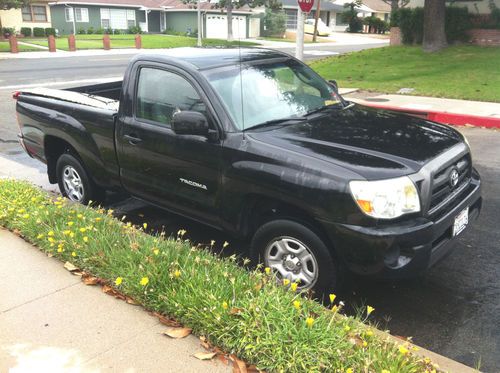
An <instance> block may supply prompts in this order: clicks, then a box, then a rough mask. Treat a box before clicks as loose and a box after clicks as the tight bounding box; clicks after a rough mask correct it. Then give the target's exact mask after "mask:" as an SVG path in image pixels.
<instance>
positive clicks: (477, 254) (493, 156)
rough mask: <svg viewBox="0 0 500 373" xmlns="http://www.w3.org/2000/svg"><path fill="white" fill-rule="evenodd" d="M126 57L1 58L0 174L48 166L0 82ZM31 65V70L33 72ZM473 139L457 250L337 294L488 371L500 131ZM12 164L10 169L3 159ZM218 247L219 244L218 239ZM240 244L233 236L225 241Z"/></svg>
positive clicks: (494, 345)
mask: <svg viewBox="0 0 500 373" xmlns="http://www.w3.org/2000/svg"><path fill="white" fill-rule="evenodd" d="M129 58H130V56H123V55H122V56H109V57H106V58H105V57H85V58H81V59H80V58H78V59H75V58H74V57H73V58H72V59H71V60H68V59H66V58H57V59H50V60H16V61H5V60H4V61H0V113H1V119H0V177H1V176H5V175H7V174H8V175H11V176H17V177H24V178H27V179H29V180H32V181H34V182H36V183H37V184H39V185H43V186H44V187H48V183H47V181H46V178H45V176H44V172H45V166H44V165H42V164H41V163H39V162H36V161H34V160H32V159H30V158H29V157H27V156H26V155H25V154H24V153H23V151H22V149H21V148H20V147H19V146H18V145H17V143H16V133H17V124H16V121H15V106H14V101H13V100H12V99H11V89H2V86H3V87H5V86H11V85H22V84H33V83H42V82H44V83H46V82H54V81H56V80H66V81H67V80H77V79H94V78H105V77H114V76H119V75H120V74H122V72H123V70H124V69H125V66H126V63H127V61H128V60H129ZM33 72H36V76H33ZM460 131H462V132H463V133H465V134H466V136H467V137H468V138H469V141H470V143H471V147H472V151H473V159H474V162H475V166H476V167H477V168H478V170H479V172H480V174H481V176H482V179H483V197H484V203H483V211H482V214H481V216H480V217H479V219H478V220H477V221H476V222H474V223H472V226H471V227H470V229H468V230H466V231H465V232H464V233H463V234H462V235H461V236H460V237H459V239H458V242H457V245H456V249H455V251H454V252H453V253H452V254H451V255H450V256H448V257H447V258H446V259H445V260H443V261H441V262H440V263H438V264H437V265H436V266H435V267H433V268H432V269H430V270H429V271H428V272H427V273H426V275H425V276H422V277H419V278H416V279H413V280H408V281H390V282H382V281H377V282H374V281H366V280H363V279H361V278H351V279H349V282H348V284H347V285H346V288H345V289H344V290H343V292H342V293H341V294H339V298H341V299H343V300H344V301H345V302H346V303H347V304H348V305H349V308H354V307H353V306H356V305H357V306H359V305H361V304H369V305H371V306H373V307H375V309H376V311H375V313H374V316H375V319H376V321H377V322H378V323H379V325H380V327H382V328H387V329H390V330H391V332H392V333H393V334H395V335H399V336H405V337H408V336H412V337H413V340H414V342H415V343H417V344H419V345H421V346H423V347H425V348H428V349H430V350H432V351H435V352H438V353H440V354H443V355H445V356H448V357H450V358H452V359H455V360H458V361H460V362H462V363H464V364H467V365H469V366H473V367H476V366H478V365H479V366H480V369H481V370H482V371H485V372H498V371H499V370H498V368H499V367H500V354H499V352H498V351H500V280H499V279H500V253H499V246H500V245H499V243H500V230H499V228H498V223H497V221H498V211H499V210H500V155H499V153H498V149H500V132H499V131H494V130H487V129H479V128H465V127H463V128H460ZM7 164H8V165H9V169H8V170H7V166H6V165H7ZM108 203H109V206H110V207H111V208H113V209H115V210H116V211H117V213H118V214H126V215H127V218H128V219H131V220H132V221H134V222H137V223H139V222H140V223H142V222H143V221H147V222H148V223H149V226H150V227H152V229H162V228H164V229H165V230H166V231H167V232H176V231H177V230H178V229H180V228H185V229H187V231H188V236H189V238H190V239H192V240H193V241H195V242H200V243H209V242H210V240H212V239H214V240H216V241H217V242H218V243H222V242H224V240H225V239H226V238H227V237H224V235H223V234H221V233H220V232H217V231H214V230H212V229H210V228H206V227H204V226H202V225H200V224H197V223H194V222H191V221H188V220H186V219H183V218H180V217H177V216H174V215H171V214H169V213H167V212H164V211H162V210H159V209H157V208H154V207H150V206H147V205H146V204H144V203H142V202H139V201H136V200H133V199H130V198H128V197H127V196H125V195H112V196H110V199H109V202H108ZM219 247H220V246H219ZM233 247H243V246H242V244H241V243H239V242H231V244H230V248H233Z"/></svg>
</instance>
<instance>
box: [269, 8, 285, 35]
mask: <svg viewBox="0 0 500 373" xmlns="http://www.w3.org/2000/svg"><path fill="white" fill-rule="evenodd" d="M264 29H265V31H264V35H265V36H274V37H283V35H284V34H285V31H286V15H285V12H284V11H283V10H272V9H266V14H265V15H264Z"/></svg>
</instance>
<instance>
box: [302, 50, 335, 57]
mask: <svg viewBox="0 0 500 373" xmlns="http://www.w3.org/2000/svg"><path fill="white" fill-rule="evenodd" d="M304 54H309V55H311V56H333V55H334V54H339V52H330V51H315V50H312V51H309V50H304Z"/></svg>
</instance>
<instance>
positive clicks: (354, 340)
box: [349, 335, 363, 347]
mask: <svg viewBox="0 0 500 373" xmlns="http://www.w3.org/2000/svg"><path fill="white" fill-rule="evenodd" d="M349 342H350V343H352V344H353V345H356V346H358V347H361V346H363V340H362V339H361V338H360V337H359V336H357V335H351V336H350V337H349Z"/></svg>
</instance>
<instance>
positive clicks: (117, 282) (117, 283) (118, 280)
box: [115, 277, 123, 286]
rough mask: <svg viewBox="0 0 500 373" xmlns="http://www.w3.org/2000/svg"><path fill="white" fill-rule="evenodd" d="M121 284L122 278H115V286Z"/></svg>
mask: <svg viewBox="0 0 500 373" xmlns="http://www.w3.org/2000/svg"><path fill="white" fill-rule="evenodd" d="M122 282H123V278H121V277H117V278H116V280H115V285H116V286H120V285H121V283H122Z"/></svg>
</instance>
